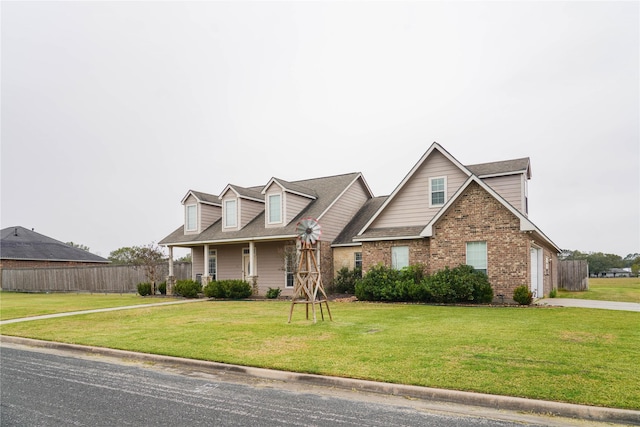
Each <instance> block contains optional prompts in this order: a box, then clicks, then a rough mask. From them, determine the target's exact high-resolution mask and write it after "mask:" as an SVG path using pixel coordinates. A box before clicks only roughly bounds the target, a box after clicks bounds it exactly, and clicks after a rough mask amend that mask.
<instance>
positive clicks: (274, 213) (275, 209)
mask: <svg viewBox="0 0 640 427" xmlns="http://www.w3.org/2000/svg"><path fill="white" fill-rule="evenodd" d="M281 222H282V195H281V194H271V195H269V224H278V223H281Z"/></svg>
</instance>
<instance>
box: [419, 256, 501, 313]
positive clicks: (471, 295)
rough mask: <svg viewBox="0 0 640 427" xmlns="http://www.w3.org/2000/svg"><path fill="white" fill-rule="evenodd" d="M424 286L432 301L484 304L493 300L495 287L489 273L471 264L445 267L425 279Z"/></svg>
mask: <svg viewBox="0 0 640 427" xmlns="http://www.w3.org/2000/svg"><path fill="white" fill-rule="evenodd" d="M424 286H425V288H426V293H427V300H428V301H430V302H437V303H454V302H474V303H478V304H482V303H489V302H491V301H492V300H493V289H492V288H491V284H490V283H489V279H488V278H487V275H486V274H484V273H482V272H479V271H475V270H474V269H473V267H471V266H469V265H464V264H463V265H459V266H458V267H455V268H453V269H449V267H445V268H444V270H440V271H438V272H437V273H435V274H434V275H433V276H431V277H429V278H428V279H426V280H424Z"/></svg>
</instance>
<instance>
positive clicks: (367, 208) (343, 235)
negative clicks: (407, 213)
mask: <svg viewBox="0 0 640 427" xmlns="http://www.w3.org/2000/svg"><path fill="white" fill-rule="evenodd" d="M387 197H389V196H381V197H374V198H371V199H369V200H367V202H366V203H365V204H364V205H363V206H362V207H361V208H360V210H359V211H358V213H356V214H355V215H354V217H353V219H352V220H351V221H349V223H348V224H347V225H346V226H345V228H344V229H343V230H342V232H340V234H338V236H337V237H336V238H335V239H334V241H333V243H332V244H333V245H349V244H353V243H354V240H353V238H354V237H355V236H357V235H358V232H359V231H360V230H361V229H362V227H363V226H364V224H366V222H367V221H369V218H371V215H373V214H374V213H375V212H376V211H377V210H378V208H379V207H380V206H382V204H383V203H384V201H385V200H386V199H387Z"/></svg>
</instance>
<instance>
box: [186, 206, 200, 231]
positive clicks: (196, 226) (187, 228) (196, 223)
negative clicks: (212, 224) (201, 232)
mask: <svg viewBox="0 0 640 427" xmlns="http://www.w3.org/2000/svg"><path fill="white" fill-rule="evenodd" d="M189 208H194V209H195V211H196V215H195V219H194V224H193V228H189ZM184 230H185V231H198V205H197V204H193V205H186V206H185V207H184Z"/></svg>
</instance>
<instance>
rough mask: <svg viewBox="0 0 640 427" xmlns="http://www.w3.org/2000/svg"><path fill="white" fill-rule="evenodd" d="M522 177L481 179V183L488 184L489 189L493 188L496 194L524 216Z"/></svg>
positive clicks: (519, 175) (518, 175)
mask: <svg viewBox="0 0 640 427" xmlns="http://www.w3.org/2000/svg"><path fill="white" fill-rule="evenodd" d="M522 177H523V175H522V174H517V175H508V176H497V177H493V178H483V179H482V181H484V182H485V183H486V184H488V185H489V187H491V188H493V189H494V190H495V191H496V193H498V194H499V195H501V196H502V197H503V198H504V199H505V200H506V201H507V202H509V203H510V204H511V205H512V206H513V207H514V208H516V209H518V210H519V211H520V212H522V213H524V214H526V212H525V207H524V201H523V193H524V189H523V188H522V185H523V184H522V182H523V179H522Z"/></svg>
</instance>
